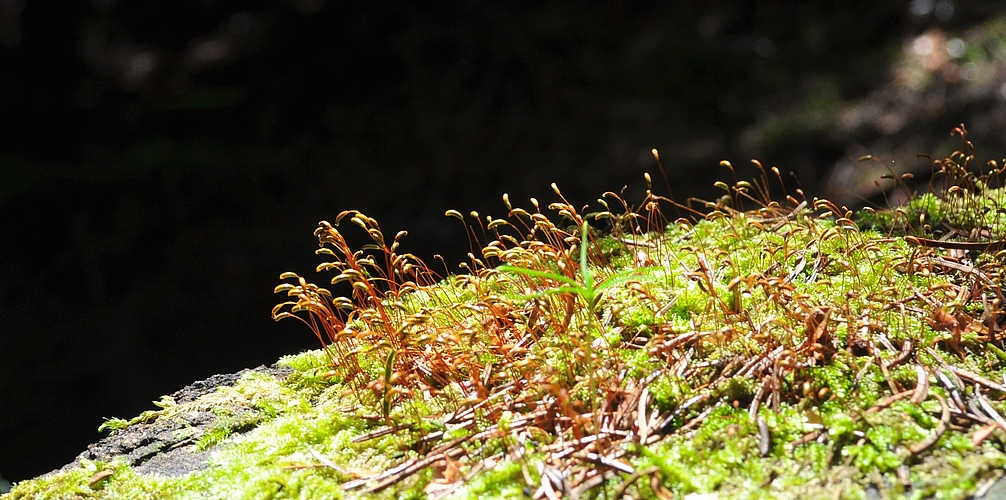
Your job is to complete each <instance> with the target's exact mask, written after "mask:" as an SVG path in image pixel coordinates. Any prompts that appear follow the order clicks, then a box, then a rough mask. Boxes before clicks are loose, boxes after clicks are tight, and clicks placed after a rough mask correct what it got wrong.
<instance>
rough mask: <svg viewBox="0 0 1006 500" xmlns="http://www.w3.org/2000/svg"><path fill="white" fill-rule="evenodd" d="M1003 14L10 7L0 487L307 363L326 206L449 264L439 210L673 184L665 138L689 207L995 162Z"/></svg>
mask: <svg viewBox="0 0 1006 500" xmlns="http://www.w3.org/2000/svg"><path fill="white" fill-rule="evenodd" d="M999 5H1000V4H999V3H998V2H992V1H979V2H968V3H967V4H966V5H965V4H964V3H963V2H951V1H949V0H939V1H935V0H912V1H911V2H903V1H880V2H878V1H853V2H846V3H842V4H840V5H838V6H836V5H833V3H831V2H805V3H801V4H799V5H792V2H783V1H759V2H727V1H711V2H703V3H701V5H699V3H696V2H692V3H681V2H675V3H673V4H670V5H665V4H664V3H661V2H638V3H632V4H623V3H612V4H609V5H603V6H597V7H589V8H588V7H584V6H583V5H582V4H581V3H578V2H562V1H549V2H536V3H532V4H528V5H525V6H523V7H520V8H517V7H513V6H509V4H507V5H506V6H504V5H499V4H497V3H494V2H446V3H437V4H435V5H427V4H424V3H415V2H392V1H377V2H364V3H358V4H355V5H353V6H351V7H348V8H347V7H346V6H344V5H336V4H335V3H334V2H327V1H326V0H283V1H279V2H263V1H242V2H237V1H231V0H224V1H217V2H202V3H188V2H165V1H154V2H135V1H118V0H94V1H92V2H82V3H71V4H55V3H52V2H49V3H46V2H42V3H30V2H27V1H26V0H12V1H8V2H4V3H2V4H0V64H2V70H0V117H2V119H3V121H4V122H5V124H6V126H5V127H4V132H3V133H2V134H0V223H2V226H0V227H2V231H3V233H2V234H3V236H2V237H0V474H2V475H3V476H4V477H5V478H6V479H9V480H21V479H25V478H27V477H31V476H34V475H37V474H40V473H44V472H47V471H50V470H52V469H55V468H58V467H60V466H62V465H63V464H65V463H66V462H67V461H69V460H71V459H72V458H73V457H74V456H76V455H77V454H78V453H80V452H81V451H82V450H83V448H84V446H86V445H87V444H88V443H91V442H94V441H97V439H98V438H99V437H100V435H99V434H98V432H97V430H96V429H97V427H98V426H99V425H100V424H101V423H102V417H126V418H128V417H131V416H133V415H135V414H138V413H139V412H140V411H142V410H144V409H148V408H150V407H151V404H150V401H151V400H157V399H159V397H160V395H162V394H169V393H172V392H174V391H176V390H178V389H179V388H181V387H184V386H185V385H187V384H189V383H190V382H192V381H193V380H198V379H203V378H206V377H208V376H210V375H213V374H215V373H229V372H234V371H237V370H240V369H242V368H248V367H252V366H258V365H261V364H266V365H268V364H271V363H273V362H274V361H275V360H276V358H277V357H278V356H280V355H282V354H287V353H293V352H296V351H299V350H303V349H307V348H314V347H316V343H315V339H314V338H313V337H312V336H311V334H310V332H309V331H308V330H307V329H305V328H303V327H302V325H299V324H297V323H296V322H292V321H290V322H281V323H274V322H273V321H272V320H271V319H270V316H269V312H270V310H271V308H272V306H273V305H274V304H276V303H277V302H279V301H281V300H282V297H279V296H274V295H273V294H272V290H273V287H274V286H275V285H276V284H278V283H279V280H278V279H277V278H278V276H279V274H280V273H281V272H284V271H296V272H298V273H300V274H302V275H306V274H310V273H311V270H312V269H314V267H315V266H316V265H317V264H318V263H319V262H321V260H322V259H321V258H320V257H317V256H315V255H313V250H314V249H315V248H316V245H317V240H316V239H315V238H314V237H313V236H312V231H313V230H314V228H315V227H316V224H317V222H318V221H319V220H322V219H326V220H332V219H334V218H335V217H336V215H337V214H338V213H339V212H340V211H342V210H346V209H359V210H361V211H363V212H364V213H366V214H367V215H369V216H372V217H374V218H376V219H377V220H378V221H380V222H381V224H382V227H383V229H384V231H385V233H386V234H394V233H395V232H397V231H398V230H401V229H405V230H408V231H409V236H408V237H407V238H405V240H404V242H403V248H404V249H405V250H406V251H411V252H412V253H415V254H417V255H419V256H420V257H422V258H424V259H425V260H427V262H429V263H431V267H435V266H432V263H433V262H434V260H433V255H434V254H441V255H442V256H443V257H444V259H445V260H446V261H447V262H448V263H450V264H451V265H452V269H451V271H456V270H457V268H456V264H457V263H458V262H460V261H461V260H462V259H463V258H464V255H465V254H466V253H467V252H468V251H469V248H468V243H467V239H466V238H465V233H464V228H463V227H461V225H460V223H459V222H458V221H457V220H456V219H452V218H447V217H444V212H445V211H446V210H447V209H457V210H459V211H461V212H462V213H468V212H469V211H471V210H476V211H478V212H479V213H481V214H483V215H485V214H493V215H496V216H502V215H505V214H504V206H503V204H502V201H501V196H502V194H503V193H509V195H510V198H511V199H512V200H514V204H515V205H521V206H526V205H528V203H526V201H525V200H527V198H528V197H531V196H535V197H538V198H539V199H541V200H542V201H543V202H546V201H551V200H553V194H552V191H551V189H550V187H549V184H550V183H551V182H556V183H558V185H559V186H560V187H561V188H562V191H563V193H564V194H565V195H566V196H567V198H569V200H570V201H571V202H573V203H574V204H589V203H592V202H593V201H594V200H595V199H596V198H597V197H598V196H600V194H601V193H602V192H604V191H609V190H610V191H618V190H619V189H621V188H622V187H623V186H628V188H627V190H626V193H627V196H626V197H627V199H628V201H630V202H632V201H636V200H639V199H641V194H642V192H643V190H644V189H645V184H644V181H643V173H644V172H650V173H651V174H652V176H653V179H654V188H655V190H656V191H658V192H659V193H661V194H667V193H666V191H667V189H666V187H665V183H664V179H663V177H662V176H661V174H660V171H659V169H658V168H657V165H656V163H655V162H654V160H653V157H652V155H651V153H650V151H651V149H653V148H657V149H658V150H659V151H660V156H661V160H662V163H663V166H664V168H665V170H666V174H667V177H668V182H667V184H666V186H667V187H670V188H671V190H672V191H673V194H674V195H675V196H677V197H678V199H679V200H683V198H684V197H686V196H699V197H705V198H711V197H714V196H718V193H717V192H716V191H715V190H714V189H713V188H712V187H711V185H712V182H713V181H714V180H716V179H720V178H725V179H728V180H729V179H730V173H729V172H728V171H725V170H724V169H723V168H722V167H719V166H718V163H719V161H720V160H722V159H729V160H730V161H732V162H733V163H734V165H737V166H738V167H739V170H742V172H748V171H749V169H748V168H747V167H746V164H747V162H748V160H749V159H750V158H758V159H760V160H762V161H763V162H764V163H765V164H766V165H778V166H779V168H780V169H781V170H782V171H783V172H789V171H793V172H795V173H796V175H797V176H798V177H799V179H800V185H801V186H802V187H803V189H804V190H805V191H806V192H807V193H808V195H809V196H814V195H818V196H827V197H830V198H832V199H833V200H835V201H837V202H839V203H845V204H853V203H857V202H859V200H860V199H861V198H870V197H875V196H876V195H877V193H878V191H877V188H876V186H875V185H874V184H873V182H874V181H875V180H876V179H877V178H879V173H878V172H877V171H870V170H865V169H863V168H861V167H860V166H859V165H861V164H857V163H856V162H855V159H856V158H858V157H859V156H861V155H863V154H867V153H872V154H875V155H877V156H880V157H882V158H885V159H886V160H895V161H896V162H897V165H898V168H899V169H904V170H908V169H917V170H918V171H920V172H928V169H929V166H928V165H929V164H928V163H927V162H926V161H925V160H917V159H916V158H915V155H916V154H917V153H923V152H932V153H934V155H939V154H943V155H945V154H947V153H949V152H950V151H952V150H953V149H954V148H957V147H959V140H957V139H954V138H951V137H950V136H949V131H950V129H951V128H952V127H953V126H955V125H957V124H958V123H961V122H964V123H966V124H967V125H968V128H969V130H970V131H971V135H970V138H971V139H972V140H973V141H974V142H975V143H976V144H977V145H978V147H979V151H980V152H990V153H995V154H999V155H1003V154H1006V137H1004V136H1003V135H1002V134H1001V130H1004V129H1006V123H1004V122H1006V109H1004V108H1006V85H1003V82H1004V81H1006V41H1004V38H1003V35H1002V33H1006V17H1003V16H1004V13H1006V11H1004V10H1003V9H1002V8H1001V7H1000V6H999ZM880 173H882V172H880ZM742 175H745V174H744V173H742ZM794 186H796V183H795V182H794V184H793V185H791V186H790V188H792V187H794ZM360 236H361V240H360V241H362V236H363V235H360Z"/></svg>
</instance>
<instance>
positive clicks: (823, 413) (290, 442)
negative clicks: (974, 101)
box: [11, 126, 1006, 499]
mask: <svg viewBox="0 0 1006 500" xmlns="http://www.w3.org/2000/svg"><path fill="white" fill-rule="evenodd" d="M955 132H956V133H958V134H960V135H961V137H962V139H963V141H964V148H963V152H955V153H953V154H951V155H950V156H949V157H948V158H946V159H943V160H939V161H936V162H934V165H935V168H936V169H937V170H938V173H939V174H940V175H942V176H943V177H942V178H943V179H944V180H945V181H946V185H945V186H943V187H942V188H939V189H937V187H936V186H935V184H931V185H930V190H929V192H928V193H926V194H923V195H919V196H914V197H912V198H911V199H910V201H909V202H908V203H907V204H905V205H904V206H902V207H898V208H896V209H891V210H883V211H879V210H865V211H863V212H861V213H859V214H853V213H852V212H851V211H849V210H847V209H846V208H844V207H838V206H835V205H834V204H832V203H830V202H828V201H826V200H820V199H807V198H805V197H804V194H803V192H802V191H799V190H797V191H796V192H795V193H794V194H793V195H790V194H789V193H787V192H785V191H783V193H782V194H781V196H780V197H779V198H778V199H779V201H773V197H772V195H771V193H770V188H769V186H770V184H778V185H779V186H780V187H781V188H782V189H785V188H784V187H782V186H783V183H782V179H781V176H780V175H779V171H778V169H776V168H774V167H773V168H771V169H764V168H762V167H761V165H760V164H758V163H755V166H756V167H757V168H758V169H760V176H759V177H758V178H756V179H755V180H752V181H738V182H735V183H734V184H733V185H728V184H726V183H718V184H717V186H719V187H720V188H721V189H724V196H723V197H722V198H721V199H720V200H719V201H717V202H710V203H706V204H703V205H701V206H700V207H699V208H701V211H702V214H701V216H699V215H695V216H693V217H692V218H691V219H683V218H682V219H677V220H673V221H671V220H668V219H667V218H665V216H664V213H665V211H666V210H667V208H668V207H673V208H674V209H675V210H681V211H684V212H686V213H692V214H697V213H698V212H699V211H700V210H699V208H693V207H694V204H689V205H681V204H677V203H676V202H674V201H673V200H671V199H669V198H665V197H661V196H658V195H655V194H653V192H652V187H650V189H648V190H647V192H646V195H645V197H644V199H643V200H642V203H641V204H640V205H639V206H638V208H634V207H632V206H630V205H629V204H628V203H627V202H626V201H624V200H623V199H622V198H621V197H620V196H618V195H616V194H614V193H610V192H609V193H605V194H604V195H603V196H602V197H601V198H600V199H599V200H597V203H598V205H597V206H596V210H597V211H595V212H586V211H585V210H578V209H576V208H575V207H574V206H573V205H572V204H571V203H569V202H568V201H567V200H566V198H565V197H564V196H563V195H562V193H561V192H560V191H559V189H558V188H556V187H555V186H554V185H553V190H554V191H555V194H556V196H557V197H558V200H559V201H557V202H555V203H551V204H549V205H548V207H547V209H548V210H547V211H545V212H543V211H542V210H541V207H540V206H539V203H538V201H537V200H535V199H531V200H530V203H531V209H522V208H518V207H515V206H512V205H511V203H510V200H509V198H508V197H507V196H505V195H504V197H503V201H504V205H505V207H506V210H507V217H506V218H494V217H491V216H481V215H479V214H476V213H472V214H471V215H470V216H464V215H462V214H461V213H459V212H457V211H449V212H448V213H447V215H448V216H451V217H455V218H457V219H459V220H461V221H462V222H463V223H464V224H465V227H466V228H467V229H468V234H469V238H470V242H471V246H472V251H471V253H469V255H468V260H467V261H466V262H465V263H463V264H462V269H463V270H464V271H465V272H464V273H463V274H456V275H449V276H446V277H442V276H440V275H438V274H437V273H436V272H434V271H433V270H432V269H431V268H430V267H429V266H428V265H426V264H425V263H424V262H423V261H422V260H420V259H419V258H418V257H416V256H415V255H412V254H408V253H400V251H399V246H400V241H401V239H402V238H403V237H404V236H405V233H404V232H399V233H398V234H396V235H395V237H394V238H392V239H391V240H390V241H389V240H388V239H386V238H385V236H384V233H383V231H382V230H381V228H380V226H379V225H378V223H377V221H375V220H374V219H372V218H370V217H367V216H365V215H364V214H362V213H359V212H356V211H347V212H343V213H341V214H339V215H338V216H337V217H336V219H335V220H334V223H328V222H321V223H320V225H319V228H318V230H317V231H316V235H317V236H318V238H319V242H320V248H319V250H318V251H317V252H318V253H319V254H323V255H326V256H327V260H328V262H325V263H323V264H321V265H319V266H318V269H317V271H319V272H328V273H334V277H332V278H331V283H332V284H333V286H334V288H332V290H331V291H330V290H329V289H327V288H324V287H321V286H318V285H315V284H313V283H311V282H310V281H309V280H308V279H306V278H304V277H301V276H300V275H298V274H295V273H284V274H283V275H282V276H281V279H283V280H288V282H287V283H284V284H282V285H280V286H278V287H277V288H276V291H277V292H279V293H284V294H286V295H287V296H288V297H289V298H290V299H289V301H287V302H283V303H282V304H279V305H278V306H277V307H276V308H275V309H274V310H273V317H274V318H276V319H283V318H297V319H298V320H300V321H302V322H304V323H305V324H306V325H307V326H308V327H309V328H310V330H311V331H312V332H313V333H314V334H315V336H316V337H317V338H318V339H319V341H320V342H321V343H322V345H323V349H322V350H321V351H318V352H312V353H304V354H301V355H298V356H294V357H289V358H285V359H284V360H283V361H282V363H283V364H285V365H287V366H289V367H291V368H292V369H293V370H294V371H293V374H292V375H290V376H288V377H287V378H286V379H284V380H277V379H269V378H262V377H258V378H256V377H251V378H248V377H246V379H242V380H241V381H240V382H239V383H238V384H236V385H235V386H234V387H233V388H227V390H226V391H224V394H226V397H223V396H221V397H220V398H221V399H224V400H227V401H231V403H232V404H236V403H234V401H238V402H240V404H242V405H245V406H247V407H249V408H252V409H256V411H258V410H259V409H261V411H259V412H258V413H255V415H257V416H256V417H255V418H256V420H254V422H255V427H254V429H252V430H244V431H243V432H229V431H228V429H229V427H227V425H224V424H221V426H218V428H216V429H215V430H212V431H207V432H206V434H205V435H204V436H196V437H194V438H193V439H194V441H195V442H197V443H199V446H201V447H202V448H201V449H203V450H207V451H208V452H210V453H211V455H210V456H211V458H209V464H210V465H209V467H207V468H205V469H203V470H198V471H194V472H191V473H189V474H187V475H184V476H181V477H172V478H166V477H159V476H148V475H143V474H138V473H136V472H134V471H133V469H132V468H131V467H129V466H128V465H123V464H122V463H119V462H114V461H113V462H110V463H90V464H84V465H83V466H82V467H83V469H86V470H85V471H84V472H73V471H71V472H64V473H60V474H57V475H55V476H51V477H48V478H41V479H37V480H33V481H27V482H24V483H20V484H18V485H16V486H15V488H14V490H13V491H12V493H11V495H12V498H26V497H33V496H42V497H44V496H47V495H48V496H60V494H59V492H63V491H71V492H73V493H72V495H76V496H95V497H103V496H105V497H109V498H112V497H120V496H127V497H128V496H129V495H130V494H132V493H135V492H136V491H159V492H161V493H160V496H164V497H187V496H192V497H206V496H209V497H214V496H219V497H228V498H234V497H254V498H258V497H270V498H273V497H275V498H322V497H324V498H357V497H369V496H389V495H396V496H399V497H408V498H420V497H426V498H448V497H450V498H462V497H463V498H476V497H482V498H499V497H513V498H519V497H527V496H530V497H533V498H549V499H556V498H569V497H574V498H575V497H579V496H583V495H586V496H589V497H599V498H623V497H625V496H626V495H627V496H629V497H631V498H659V499H664V498H681V497H683V496H685V495H687V494H690V493H708V494H715V495H716V496H717V497H719V498H821V497H824V498H836V497H838V498H864V497H866V495H867V492H868V490H871V489H872V490H874V493H876V494H879V495H880V496H882V497H885V496H909V497H914V498H928V497H940V498H966V497H969V496H971V495H975V494H976V493H980V492H981V491H982V490H983V489H984V488H986V487H987V486H988V485H991V484H992V483H993V482H994V481H995V480H996V479H997V478H998V477H999V476H1001V475H1002V472H1001V471H1002V469H1003V467H1004V466H1006V452H1004V443H1006V431H1004V429H1006V420H1004V418H1003V416H1002V412H1003V411H1004V410H1006V407H1004V403H1003V398H1004V397H1006V385H1004V383H1003V381H1004V377H1003V374H1004V366H1006V354H1004V352H1003V348H1004V346H1003V332H1002V330H1003V323H1004V318H1003V314H1002V307H1003V298H1002V293H1001V290H1000V283H1001V277H1002V276H1001V274H1002V271H1001V270H1002V259H1003V257H1004V254H1003V253H1002V252H1001V249H1002V248H1003V245H1002V244H1001V243H1002V242H1003V241H1006V236H1004V235H1003V233H1004V231H1006V230H1004V228H1003V227H1002V225H1001V223H1000V221H1001V219H1000V216H1001V214H1003V213H1006V207H1004V206H1003V202H1004V201H1006V200H1004V196H1003V195H1002V191H1001V188H1000V187H999V185H998V180H999V178H998V177H999V175H1000V174H1001V173H1002V169H1000V167H999V166H998V164H996V163H994V162H990V163H989V164H988V166H989V168H990V170H989V171H988V172H986V173H982V172H975V171H974V170H975V169H974V168H973V165H972V164H973V163H974V148H973V146H972V145H971V144H970V143H969V142H967V139H966V131H965V130H964V128H963V126H961V127H959V128H957V129H955ZM724 165H725V166H727V167H730V165H729V163H726V162H724ZM730 168H732V167H730ZM772 177H775V180H772ZM939 179H940V178H939V177H937V181H936V183H939V182H942V181H940V180H939ZM646 180H647V185H648V187H649V177H648V176H647V178H646ZM770 180H772V182H770ZM895 180H896V181H898V182H899V186H900V185H901V183H902V181H904V180H905V179H904V178H900V177H895ZM745 205H747V207H746V206H745ZM750 207H753V209H750ZM550 213H551V214H554V215H550ZM345 221H349V222H350V223H352V225H355V226H358V227H359V228H360V229H362V230H363V231H364V232H365V233H366V234H367V235H368V236H369V238H370V240H371V241H372V242H371V243H370V244H367V245H364V246H363V247H362V248H360V249H355V248H352V247H350V246H349V245H348V244H347V243H346V239H345V238H343V234H342V229H343V228H342V226H341V225H340V224H341V223H342V222H345ZM221 390H223V389H221ZM235 398H236V399H235ZM170 403H171V402H165V403H164V404H163V405H162V408H163V409H162V410H159V411H156V412H148V413H146V414H145V415H144V416H141V417H138V419H134V420H133V421H128V422H127V421H124V420H113V421H110V422H109V424H108V425H107V426H106V427H108V428H109V429H120V431H117V432H121V429H124V428H125V429H128V427H130V426H132V425H136V423H137V422H139V421H141V420H142V421H149V420H150V419H158V418H171V417H172V416H173V415H178V414H181V413H183V412H184V409H182V408H179V407H178V406H180V405H172V404H170ZM241 415H245V414H244V413H242V414H241ZM244 418H245V419H246V420H247V417H244ZM232 420H233V419H232ZM230 421H231V420H227V419H225V420H223V422H225V423H226V422H230ZM83 469H75V470H76V471H79V470H83ZM104 470H108V471H111V472H110V473H109V474H108V475H107V476H104V477H102V479H101V480H100V481H99V482H96V483H94V484H91V485H89V484H88V481H90V480H92V479H93V478H94V477H96V476H95V474H96V473H97V472H100V471H104ZM73 474H76V475H73ZM60 488H64V489H60ZM131 488H132V489H131ZM871 494H873V493H871ZM221 495H222V496H221Z"/></svg>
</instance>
